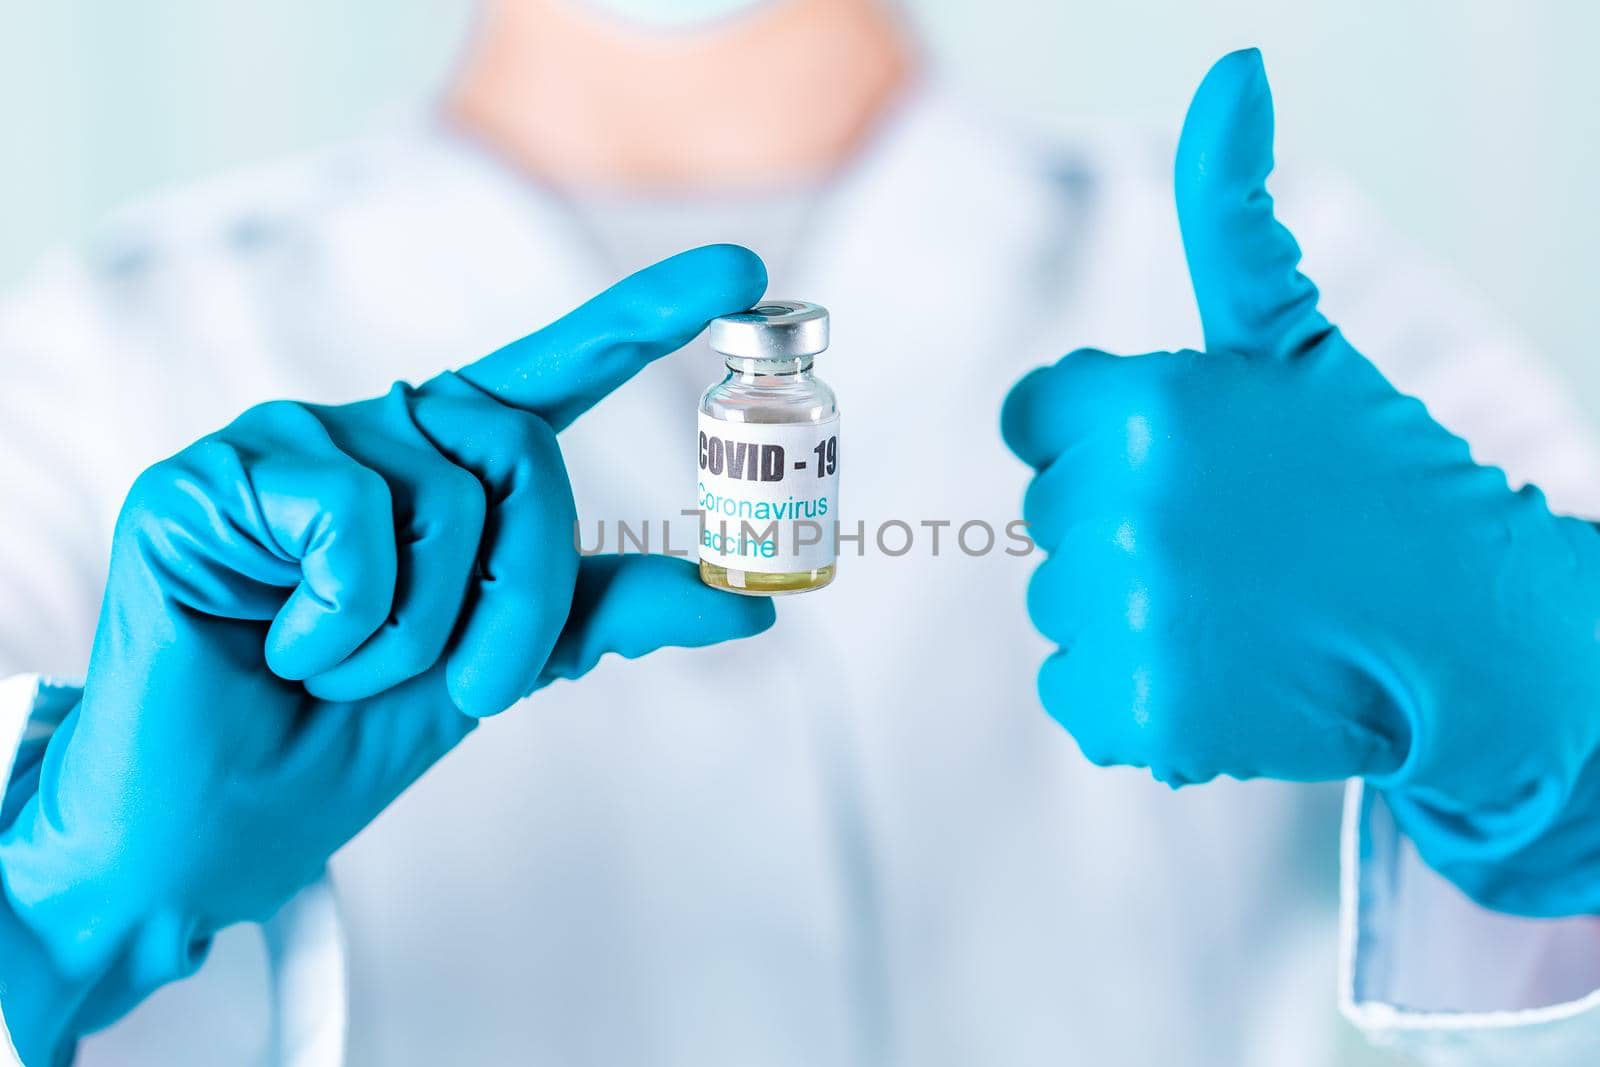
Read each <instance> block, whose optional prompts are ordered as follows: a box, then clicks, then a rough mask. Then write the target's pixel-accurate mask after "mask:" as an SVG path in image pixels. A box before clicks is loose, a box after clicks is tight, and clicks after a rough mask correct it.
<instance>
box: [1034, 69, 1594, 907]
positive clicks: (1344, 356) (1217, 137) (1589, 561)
mask: <svg viewBox="0 0 1600 1067" xmlns="http://www.w3.org/2000/svg"><path fill="white" fill-rule="evenodd" d="M1272 124H1273V116H1272V101H1271V96H1270V93H1269V91H1268V88H1267V82H1266V77H1265V74H1264V72H1263V70H1262V67H1261V61H1260V56H1259V54H1258V53H1256V52H1255V51H1254V50H1251V51H1246V52H1237V53H1234V54H1232V55H1229V56H1227V57H1226V58H1224V59H1223V60H1222V61H1221V62H1219V63H1218V64H1217V65H1216V67H1214V68H1213V69H1212V71H1211V72H1210V74H1209V75H1208V76H1207V77H1206V79H1205V82H1204V83H1203V84H1202V85H1201V87H1200V89H1199V92H1198V93H1197V95H1196V96H1195V99H1194V103H1193V105H1192V106H1191V108H1190V111H1189V115H1188V119H1187V121H1186V123H1185V125H1184V130H1183V137H1182V141H1181V144H1180V146H1179V149H1178V157H1177V201H1178V216H1179V220H1180V224H1181V229H1182V233H1183V241H1184V247H1185V250H1186V252H1187V256H1188V260H1189V270H1190V275H1191V277H1192V279H1193V282H1194V289H1195V295H1196V297H1197V298H1198V301H1199V306H1200V313H1201V319H1202V321H1203V325H1204V331H1205V344H1206V351H1205V352H1192V351H1184V352H1160V353H1155V354H1152V355H1141V356H1136V357H1131V358H1117V357H1114V356H1110V355H1107V354H1105V353H1103V352H1095V351H1080V352H1074V353H1072V354H1071V355H1068V356H1067V357H1066V358H1064V359H1062V360H1061V361H1060V362H1059V363H1057V364H1056V365H1055V366H1053V367H1050V368H1047V369H1042V370H1037V371H1034V372H1033V373H1031V374H1029V375H1028V376H1027V377H1025V378H1024V379H1023V380H1022V381H1021V382H1020V383H1018V384H1017V386H1016V387H1015V388H1014V389H1013V391H1012V393H1011V395H1010V396H1009V397H1008V398H1007V400H1006V404H1005V408H1004V411H1003V414H1002V425H1003V432H1004V435H1005V438H1006V440H1007V442H1008V443H1009V445H1010V447H1011V448H1012V449H1013V450H1014V451H1015V452H1016V454H1017V455H1018V456H1020V457H1021V458H1022V459H1023V460H1024V461H1026V462H1027V463H1029V464H1030V465H1032V466H1033V467H1035V468H1036V469H1037V471H1038V473H1037V475H1036V477H1035V478H1034V479H1033V482H1032V485H1031V487H1030V488H1029V490H1028V493H1027V497H1026V501H1025V516H1026V518H1027V520H1028V521H1029V522H1030V523H1031V525H1032V533H1033V536H1034V538H1035V539H1036V541H1037V542H1038V544H1039V545H1040V546H1041V547H1042V548H1044V549H1045V550H1046V551H1047V552H1048V554H1049V557H1048V559H1047V560H1046V561H1045V562H1044V563H1042V564H1041V565H1040V566H1039V568H1038V570H1037V571H1036V573H1035V575H1034V577H1033V581H1032V583H1031V585H1030V587H1029V592H1028V606H1029V611H1030V613H1031V615H1032V618H1033V620H1034V623H1035V624H1036V625H1037V626H1038V628H1039V630H1040V631H1042V632H1043V633H1044V634H1045V635H1046V636H1047V637H1049V638H1050V639H1051V640H1052V641H1054V642H1056V643H1057V644H1059V645H1060V646H1061V648H1060V651H1058V652H1057V653H1056V654H1054V655H1053V656H1051V657H1050V658H1049V659H1048V660H1047V662H1046V663H1045V664H1044V667H1043V669H1042V670H1041V672H1040V675H1039V691H1040V694H1041V696H1042V698H1043V701H1044V704H1045V706H1046V708H1047V709H1048V710H1049V711H1050V713H1051V714H1052V715H1053V716H1054V717H1055V718H1057V719H1058V720H1059V721H1060V722H1061V723H1062V725H1064V726H1065V727H1066V728H1067V729H1068V730H1069V731H1070V732H1071V733H1072V735H1073V736H1074V737H1075V738H1076V739H1077V741H1078V744H1079V745H1080V746H1081V747H1082V749H1083V751H1084V753H1085V754H1086V755H1087V756H1088V757H1089V758H1090V759H1091V760H1093V761H1095V762H1097V763H1101V764H1132V765H1136V766H1145V767H1149V768H1150V769H1151V770H1152V771H1153V773H1154V774H1155V776H1156V777H1157V778H1160V779H1163V780H1165V781H1167V782H1170V783H1172V784H1174V785H1179V784H1183V783H1188V782H1202V781H1205V780H1207V779H1209V778H1212V777H1214V776H1216V775H1231V776H1234V777H1238V778H1248V777H1254V776H1266V777H1271V778H1281V779H1291V780H1314V779H1338V778H1344V777H1349V776H1362V777H1365V778H1366V779H1367V780H1368V781H1369V782H1370V783H1372V785H1373V786H1375V787H1376V788H1378V789H1381V790H1382V791H1383V792H1384V793H1385V794H1386V797H1387V800H1388V803H1389V804H1390V806H1391V807H1392V808H1393V810H1394V812H1395V815H1396V816H1397V818H1398V820H1399V822H1400V824H1401V825H1402V827H1403V829H1404V830H1405V831H1406V833H1407V834H1409V836H1410V837H1411V839H1412V840H1413V841H1414V842H1415V843H1416V845H1417V847H1418V849H1419V850H1420V853H1421V855H1422V857H1423V858H1424V859H1425V860H1426V861H1427V862H1428V863H1429V864H1430V865H1432V866H1433V867H1434V868H1435V869H1436V870H1438V871H1440V872H1441V873H1443V874H1444V875H1445V876H1447V877H1448V878H1449V879H1450V880H1452V881H1453V882H1454V883H1455V884H1456V885H1458V886H1459V887H1460V888H1461V889H1463V890H1465V891H1466V892H1467V893H1468V894H1470V895H1471V896H1472V897H1474V898H1475V899H1477V900H1478V901H1480V902H1482V903H1484V904H1486V905H1489V906H1491V907H1494V908H1498V909H1502V910H1505V911H1511V912H1518V913H1523V914H1528V915H1547V916H1549V915H1569V914H1575V913H1582V912H1593V911H1596V910H1600V795H1597V794H1600V776H1597V773H1596V770H1595V764H1596V761H1597V759H1600V644H1597V633H1600V630H1597V626H1600V534H1597V533H1596V531H1595V529H1594V528H1593V527H1592V526H1591V525H1590V524H1588V523H1586V522H1581V521H1578V520H1576V519H1570V518H1562V517H1559V516H1556V515H1552V514H1551V513H1550V512H1549V510H1548V509H1547V508H1546V505H1545V500H1544V497H1543V495H1542V494H1541V493H1540V492H1539V490H1537V489H1535V488H1531V487H1530V488H1527V489H1523V490H1521V491H1520V492H1513V491H1511V490H1510V489H1509V488H1508V487H1507V484H1506V479H1505V476H1504V474H1502V472H1501V471H1499V470H1497V469H1494V468H1490V467H1482V466H1479V465H1477V464H1475V463H1474V462H1473V460H1472V457H1471V456H1470V455H1469V454H1468V449H1467V445H1466V443H1465V442H1463V441H1461V440H1460V439H1459V438H1456V437H1454V436H1452V435H1451V434H1450V433H1449V432H1448V431H1446V430H1444V429H1443V428H1441V427H1440V426H1439V425H1438V424H1437V423H1435V422H1434V421H1433V420H1432V419H1431V418H1430V417H1429V416H1428V412H1427V410H1426V409H1425V408H1424V407H1423V405H1422V404H1421V403H1420V402H1418V401H1417V400H1414V399H1411V398H1408V397H1405V396H1402V395H1400V394H1399V393H1397V392H1396V391H1395V390H1394V389H1393V388H1392V387H1391V386H1390V385H1389V383H1388V382H1387V381H1385V380H1384V378H1383V376H1382V375H1381V374H1380V373H1379V372H1378V371H1377V370H1376V369H1375V368H1374V367H1373V366H1372V364H1371V363H1369V362H1367V360H1366V359H1365V358H1363V357H1362V355H1361V354H1360V353H1359V352H1358V351H1356V349H1355V348H1353V347H1351V345H1350V343H1349V342H1348V341H1346V340H1345V338H1344V337H1343V336H1342V335H1341V334H1340V333H1339V331H1338V330H1337V329H1335V328H1334V327H1333V326H1331V325H1330V324H1329V323H1328V322H1327V321H1326V320H1325V319H1324V318H1323V317H1322V315H1321V314H1319V313H1318V311H1317V306H1316V305H1317V291H1316V288H1315V287H1314V286H1313V285H1312V284H1311V282H1309V281H1308V280H1306V278H1305V277H1303V276H1302V275H1301V274H1300V273H1298V271H1297V269H1296V265H1297V263H1298V262H1299V254H1300V253H1299V249H1298V247H1297V246H1296V245H1295V242H1294V239H1293V238H1292V237H1291V236H1290V235H1289V233H1288V232H1287V231H1286V230H1285V229H1284V228H1283V227H1282V226H1281V225H1279V224H1278V223H1277V222H1276V221H1275V220H1274V218H1273V214H1272V201H1271V198H1270V197H1269V196H1268V195H1267V192H1266V189H1265V184H1264V183H1265V180H1266V177H1267V174H1268V172H1269V171H1270V170H1271V169H1272Z"/></svg>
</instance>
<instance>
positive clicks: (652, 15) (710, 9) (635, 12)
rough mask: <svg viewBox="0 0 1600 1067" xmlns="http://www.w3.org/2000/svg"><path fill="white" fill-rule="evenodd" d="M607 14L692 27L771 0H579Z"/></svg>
mask: <svg viewBox="0 0 1600 1067" xmlns="http://www.w3.org/2000/svg"><path fill="white" fill-rule="evenodd" d="M582 2H583V3H584V4H587V5H588V6H589V7H591V8H594V9H595V10H597V11H600V12H602V13H604V14H606V15H610V16H613V17H615V18H617V19H621V20H623V21H625V22H628V23H632V24H634V25H637V26H644V27H649V28H652V29H667V30H673V29H695V28H697V27H700V26H705V25H708V24H710V23H713V22H720V21H722V20H724V19H729V18H732V17H734V16H735V15H742V14H745V13H746V12H749V11H753V10H755V9H756V8H758V7H761V6H764V5H765V4H767V3H770V2H771V0H582Z"/></svg>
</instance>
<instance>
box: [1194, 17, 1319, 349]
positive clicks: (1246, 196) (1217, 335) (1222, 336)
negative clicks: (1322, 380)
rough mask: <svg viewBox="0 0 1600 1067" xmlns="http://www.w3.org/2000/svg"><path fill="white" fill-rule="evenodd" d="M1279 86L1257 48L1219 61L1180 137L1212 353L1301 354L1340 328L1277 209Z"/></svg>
mask: <svg viewBox="0 0 1600 1067" xmlns="http://www.w3.org/2000/svg"><path fill="white" fill-rule="evenodd" d="M1272 133H1273V116H1272V90H1271V89H1270V88H1269V87H1268V85H1267V73H1266V70H1265V69H1264V68H1263V67H1262V65H1261V53H1260V51H1259V50H1257V49H1254V48H1247V49H1243V50H1241V51H1238V52H1230V53H1229V54H1228V55H1226V56H1223V57H1222V58H1221V59H1220V60H1218V61H1217V63H1216V65H1215V66H1213V67H1212V68H1211V70H1210V72H1209V73H1207V74H1206V76H1205V80H1204V81H1202V82H1201V83H1200V88H1199V89H1198V90H1196V92H1195V95H1194V101H1193V103H1191V104H1190V105H1189V114H1188V117H1187V118H1185V119H1184V122H1183V135H1182V137H1181V138H1180V139H1179V141H1178V159H1177V165H1176V168H1175V174H1174V179H1175V181H1174V185H1175V189H1176V193H1177V200H1178V226H1179V228H1180V229H1181V230H1182V231H1183V249H1184V254H1185V255H1186V256H1187V257H1188V260H1189V277H1190V280H1191V281H1192V282H1193V283H1194V295H1195V299H1196V300H1197V301H1198V302H1199V305H1200V321H1201V324H1202V326H1203V327H1204V328H1205V340H1206V349H1207V350H1208V351H1213V352H1219V351H1233V352H1252V353H1268V354H1275V355H1294V354H1297V353H1301V352H1304V351H1306V350H1307V349H1309V348H1310V347H1312V346H1313V345H1315V344H1316V343H1317V342H1318V341H1320V340H1321V339H1322V338H1323V337H1325V336H1326V335H1327V334H1328V333H1329V332H1330V330H1331V329H1332V327H1331V326H1329V324H1328V321H1327V320H1326V319H1325V318H1323V317H1322V315H1321V313H1320V312H1318V311H1317V287H1316V286H1315V285H1313V284H1312V283H1311V280H1310V279H1309V278H1307V277H1306V276H1305V275H1303V274H1301V273H1300V271H1299V264H1300V246H1299V245H1298V244H1296V243H1295V239H1294V237H1293V236H1292V235H1291V234H1290V233H1289V231H1288V230H1287V229H1286V228H1284V226H1283V224H1282V223H1280V222H1278V220H1277V219H1276V218H1275V217H1274V216H1273V212H1272V197H1271V196H1270V195H1269V194H1268V193H1267V188H1266V182H1267V175H1268V174H1270V173H1272V162H1273V161H1272Z"/></svg>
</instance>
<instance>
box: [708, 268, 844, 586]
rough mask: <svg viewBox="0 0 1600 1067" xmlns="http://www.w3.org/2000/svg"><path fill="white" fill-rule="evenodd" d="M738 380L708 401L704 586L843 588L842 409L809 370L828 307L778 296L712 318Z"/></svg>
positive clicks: (824, 339) (823, 344)
mask: <svg viewBox="0 0 1600 1067" xmlns="http://www.w3.org/2000/svg"><path fill="white" fill-rule="evenodd" d="M710 340H711V347H712V349H713V350H714V351H717V352H720V353H721V354H722V356H723V358H724V359H725V360H726V361H727V366H728V375H727V377H725V378H723V379H722V381H720V382H718V383H717V384H715V385H713V386H712V387H711V388H710V389H707V390H706V392H705V395H704V396H702V397H701V398H700V440H699V446H700V447H699V458H700V466H699V476H700V477H699V484H698V486H697V490H698V496H699V500H700V505H699V506H700V518H701V527H700V529H701V536H700V578H701V580H702V581H704V582H705V583H706V584H707V585H710V586H714V587H716V588H718V589H726V590H729V591H730V592H734V593H746V594H750V595H761V596H771V595H775V594H783V593H804V592H808V591H810V590H812V589H821V588H822V587H823V586H825V585H827V584H828V583H829V582H831V581H833V575H834V567H835V555H836V553H837V549H838V543H837V540H836V537H835V534H836V530H837V520H838V511H839V409H838V405H837V404H836V403H835V401H834V396H833V390H832V389H830V388H828V386H827V384H826V383H825V382H823V381H822V380H821V379H820V378H818V377H817V376H816V375H814V374H813V373H812V372H811V364H812V361H813V360H814V359H815V358H816V356H817V354H818V353H819V352H822V351H823V350H824V349H826V348H827V347H828V311H827V309H826V308H824V307H821V306H819V305H817V304H808V303H805V302H804V301H800V300H768V301H765V302H763V303H762V304H760V305H759V306H757V307H754V308H752V309H750V310H749V311H743V312H740V313H738V314H736V315H724V316H722V317H721V318H719V319H714V320H712V323H711V329H710Z"/></svg>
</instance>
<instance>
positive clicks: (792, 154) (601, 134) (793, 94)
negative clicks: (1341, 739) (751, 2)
mask: <svg viewBox="0 0 1600 1067" xmlns="http://www.w3.org/2000/svg"><path fill="white" fill-rule="evenodd" d="M914 66H915V61H914V58H913V49H912V47H911V44H910V42H909V41H908V40H907V38H906V35H905V34H904V32H903V30H902V29H901V27H900V26H899V24H898V23H897V21H896V19H895V18H894V16H893V14H892V13H891V12H890V11H888V10H886V9H885V7H884V6H883V5H882V3H881V2H880V0H776V2H773V3H770V4H767V5H765V6H762V7H759V8H757V9H755V10H754V11H752V12H750V13H748V14H745V15H741V16H737V17H733V18H730V19H729V20H728V21H726V22H725V23H720V24H716V25H713V26H710V27H707V28H705V29H700V30H692V31H677V32H671V31H662V32H659V33H651V34H646V33H641V32H639V31H637V30H632V29H630V28H628V27H625V26H623V25H621V24H619V23H616V22H614V21H611V20H608V19H607V18H605V17H604V16H602V15H600V14H598V13H596V12H591V11H589V10H586V9H584V8H583V7H582V6H581V3H579V2H575V0H488V3H487V4H486V6H485V9H484V13H483V18H482V24H481V30H480V33H479V35H478V38H477V41H476V43H475V44H474V46H473V47H472V49H471V50H470V52H469V53H468V56H467V59H466V62H465V63H464V64H463V65H462V68H461V70H460V72H459V74H458V76H457V77H456V79H455V81H454V83H453V85H452V87H451V88H450V90H449V91H448V93H447V95H446V98H445V111H446V115H447V117H448V119H449V120H450V121H453V122H454V123H456V124H457V125H458V126H459V127H461V128H463V129H464V130H465V131H466V132H467V133H468V134H469V135H471V136H474V137H477V138H480V139H482V140H483V141H485V142H486V143H487V144H488V145H489V146H490V147H491V148H492V149H493V150H495V151H497V152H499V153H500V154H501V155H503V156H505V157H506V158H507V159H509V160H510V161H511V162H512V163H513V164H514V165H516V166H518V167H520V168H523V169H525V170H527V171H528V172H530V173H532V174H534V175H536V176H538V177H539V178H540V179H541V180H543V181H546V182H548V183H550V184H553V185H556V186H559V187H566V188H573V187H582V188H608V189H618V190H660V191H673V190H703V191H705V190H708V191H716V190H737V189H762V188H771V187H774V186H784V185H790V184H794V183H796V182H800V181H805V180H808V179H811V178H815V177H818V176H821V175H825V174H826V173H828V172H829V171H831V170H832V169H834V168H835V167H837V166H838V165H839V164H840V163H842V162H843V161H844V160H845V159H846V158H847V157H848V156H849V155H850V153H851V151H852V150H853V149H854V148H855V147H856V145H857V144H858V143H859V142H860V141H861V139H862V138H863V137H864V136H865V135H866V134H867V132H868V131H869V129H870V128H871V126H872V124H873V122H874V120H875V119H876V118H877V117H878V116H879V115H880V114H881V113H882V112H883V110H884V109H885V108H886V107H888V106H889V105H890V104H891V103H892V102H893V100H894V98H895V96H896V94H897V93H898V92H899V90H901V89H902V88H903V87H904V86H905V84H906V83H907V82H908V81H909V79H910V77H911V73H912V70H913V68H914Z"/></svg>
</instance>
